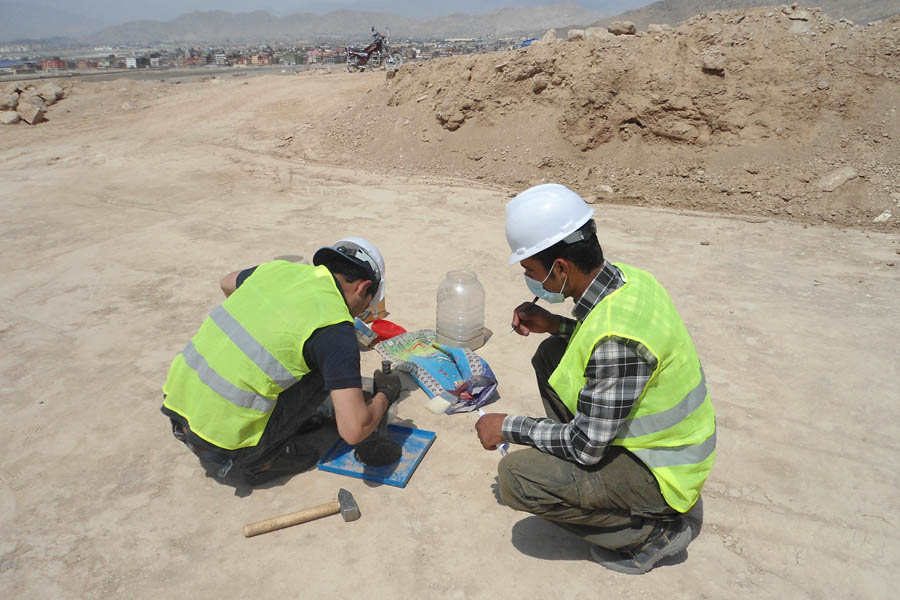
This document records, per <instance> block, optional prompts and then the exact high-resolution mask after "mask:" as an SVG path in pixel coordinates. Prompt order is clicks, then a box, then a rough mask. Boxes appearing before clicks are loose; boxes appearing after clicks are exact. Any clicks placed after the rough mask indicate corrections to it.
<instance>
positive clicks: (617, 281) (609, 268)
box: [572, 260, 625, 321]
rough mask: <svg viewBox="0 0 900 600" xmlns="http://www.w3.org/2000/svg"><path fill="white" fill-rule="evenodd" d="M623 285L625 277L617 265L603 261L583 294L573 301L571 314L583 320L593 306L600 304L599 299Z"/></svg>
mask: <svg viewBox="0 0 900 600" xmlns="http://www.w3.org/2000/svg"><path fill="white" fill-rule="evenodd" d="M623 285H625V277H624V276H623V275H622V271H620V270H619V268H618V267H617V266H615V265H614V264H612V263H611V262H609V260H604V261H603V268H602V269H600V271H599V272H598V273H597V276H596V277H594V280H593V281H591V283H590V285H588V287H587V289H586V290H585V291H584V294H582V295H581V298H579V299H578V302H576V303H575V307H574V308H573V309H572V316H573V317H575V318H576V319H578V320H579V321H584V320H585V319H587V316H588V315H589V314H591V311H592V310H594V307H595V306H597V305H598V304H600V301H601V300H603V299H604V298H606V297H607V296H609V295H610V294H611V293H613V292H614V291H616V290H617V289H619V288H620V287H622V286H623Z"/></svg>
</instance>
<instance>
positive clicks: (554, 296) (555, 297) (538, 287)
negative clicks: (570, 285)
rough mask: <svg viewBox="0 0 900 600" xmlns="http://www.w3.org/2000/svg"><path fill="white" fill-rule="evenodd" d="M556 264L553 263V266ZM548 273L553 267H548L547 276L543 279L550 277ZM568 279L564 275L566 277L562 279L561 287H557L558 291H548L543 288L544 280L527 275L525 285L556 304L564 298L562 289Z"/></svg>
mask: <svg viewBox="0 0 900 600" xmlns="http://www.w3.org/2000/svg"><path fill="white" fill-rule="evenodd" d="M555 266H556V265H554V267H555ZM550 273H553V267H550V272H549V273H547V276H546V277H544V281H547V280H548V279H549V278H550ZM568 280H569V276H568V275H566V278H565V279H563V284H562V287H561V288H559V291H558V292H550V291H547V290H545V289H544V281H538V280H537V279H532V278H531V277H529V276H528V275H525V285H527V286H528V289H529V290H531V293H532V294H534V295H535V296H537V297H538V298H540V299H541V300H544V301H546V302H549V303H551V304H558V303H560V302H562V301H563V300H565V299H566V297H565V296H564V295H563V293H562V290H564V289H566V282H567V281H568Z"/></svg>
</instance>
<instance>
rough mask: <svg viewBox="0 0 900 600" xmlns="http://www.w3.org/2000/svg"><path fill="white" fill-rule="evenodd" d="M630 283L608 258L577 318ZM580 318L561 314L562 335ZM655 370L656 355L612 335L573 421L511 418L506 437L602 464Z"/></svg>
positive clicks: (596, 358)
mask: <svg viewBox="0 0 900 600" xmlns="http://www.w3.org/2000/svg"><path fill="white" fill-rule="evenodd" d="M624 284H625V280H624V278H623V275H622V272H621V271H620V270H619V269H618V268H617V267H615V266H614V265H613V264H612V263H610V262H609V261H605V262H604V263H603V268H602V269H601V270H600V272H599V273H597V276H596V277H595V278H594V280H593V281H592V282H591V284H590V285H589V286H588V288H587V290H585V292H584V294H583V295H582V296H581V299H580V300H578V302H576V303H575V308H574V309H572V316H574V317H575V319H577V320H578V321H584V320H585V319H586V318H587V316H588V315H589V314H590V312H591V310H593V309H594V307H595V306H597V304H599V303H600V301H601V300H603V298H605V297H606V296H608V295H609V294H610V293H612V292H613V291H615V290H617V289H619V288H620V287H622V286H623V285H624ZM575 325H576V321H575V320H574V319H567V318H565V317H562V319H561V321H560V324H559V334H558V335H561V336H563V337H569V336H571V335H572V332H573V331H574V330H575ZM655 369H656V357H654V356H653V354H652V353H651V352H650V351H649V350H647V348H646V347H645V346H644V345H643V344H640V343H637V342H634V341H633V340H626V339H623V338H619V337H608V338H606V339H604V340H603V341H601V342H600V343H598V344H597V345H596V346H595V347H594V351H593V353H592V354H591V358H590V359H589V360H588V363H587V368H586V369H585V372H584V376H585V377H586V378H587V381H586V383H585V386H584V387H583V388H581V391H580V392H579V393H578V406H577V412H576V413H575V418H574V419H572V420H571V421H569V422H568V423H558V422H556V421H554V420H553V419H546V418H543V419H536V418H532V417H518V416H508V417H506V418H505V419H504V420H503V437H504V438H505V439H506V440H507V441H509V442H513V443H515V444H526V445H529V446H534V447H535V448H537V449H538V450H540V451H542V452H547V453H548V454H553V455H555V456H558V457H560V458H563V459H565V460H569V461H573V462H577V463H579V464H582V465H592V464H596V463H598V462H600V459H601V458H602V457H603V453H604V452H606V448H607V446H609V444H610V443H611V442H612V441H613V440H614V439H615V438H616V434H617V433H618V432H619V429H620V428H621V427H622V425H623V423H624V422H625V418H626V417H627V416H628V413H630V412H631V409H632V407H633V406H634V403H635V401H636V400H637V399H638V398H639V397H640V395H641V393H642V392H643V391H644V386H645V385H646V384H647V381H648V380H649V379H650V375H652V374H653V371H654V370H655Z"/></svg>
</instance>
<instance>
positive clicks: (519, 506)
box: [497, 451, 532, 512]
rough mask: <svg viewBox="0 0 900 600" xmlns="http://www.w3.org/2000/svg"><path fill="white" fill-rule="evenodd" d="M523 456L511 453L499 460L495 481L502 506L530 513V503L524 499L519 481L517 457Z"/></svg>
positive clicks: (519, 453) (519, 452)
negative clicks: (498, 488) (498, 486)
mask: <svg viewBox="0 0 900 600" xmlns="http://www.w3.org/2000/svg"><path fill="white" fill-rule="evenodd" d="M522 454H524V452H522V451H517V452H511V453H509V454H507V455H506V456H504V457H503V458H502V459H500V463H499V464H498V465H497V481H498V483H499V484H500V499H501V500H503V504H505V505H506V506H508V507H510V508H511V509H513V510H522V511H525V512H532V511H531V510H530V508H531V503H529V502H528V500H527V499H526V498H525V493H524V490H523V489H522V485H521V482H520V481H519V476H518V472H519V470H518V468H517V463H518V462H519V461H518V458H519V457H517V455H519V456H521V455H522Z"/></svg>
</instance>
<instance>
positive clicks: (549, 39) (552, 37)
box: [541, 29, 559, 44]
mask: <svg viewBox="0 0 900 600" xmlns="http://www.w3.org/2000/svg"><path fill="white" fill-rule="evenodd" d="M558 41H559V38H558V37H556V30H555V29H548V30H547V33H545V34H544V37H542V38H541V43H542V44H550V43H553V42H558Z"/></svg>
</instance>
